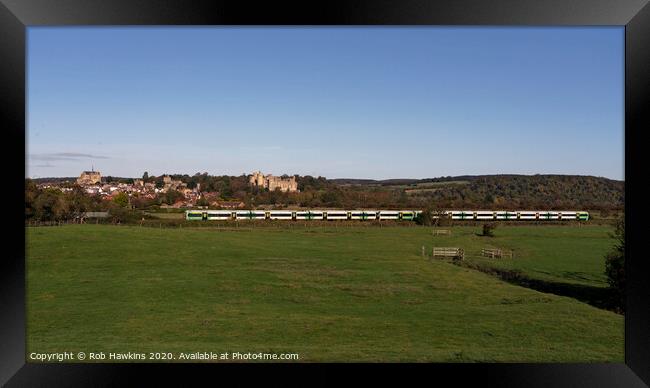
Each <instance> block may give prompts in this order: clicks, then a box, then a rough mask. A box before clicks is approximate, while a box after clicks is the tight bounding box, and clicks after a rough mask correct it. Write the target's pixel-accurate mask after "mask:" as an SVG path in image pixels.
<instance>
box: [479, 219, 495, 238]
mask: <svg viewBox="0 0 650 388" xmlns="http://www.w3.org/2000/svg"><path fill="white" fill-rule="evenodd" d="M496 227H497V224H495V223H494V222H489V223H487V224H483V234H482V236H487V237H494V229H496Z"/></svg>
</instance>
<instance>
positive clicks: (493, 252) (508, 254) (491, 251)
mask: <svg viewBox="0 0 650 388" xmlns="http://www.w3.org/2000/svg"><path fill="white" fill-rule="evenodd" d="M481 256H484V257H490V258H493V259H495V258H497V259H500V258H504V257H505V258H508V259H512V258H513V257H514V255H513V252H512V251H504V250H502V249H496V248H483V249H481Z"/></svg>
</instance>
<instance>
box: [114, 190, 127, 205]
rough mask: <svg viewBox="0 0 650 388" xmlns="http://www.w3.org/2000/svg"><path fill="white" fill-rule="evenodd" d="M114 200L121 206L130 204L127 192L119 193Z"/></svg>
mask: <svg viewBox="0 0 650 388" xmlns="http://www.w3.org/2000/svg"><path fill="white" fill-rule="evenodd" d="M113 202H115V203H116V204H117V205H119V206H120V207H127V206H129V196H128V195H127V194H126V193H119V194H117V195H116V196H115V197H114V198H113Z"/></svg>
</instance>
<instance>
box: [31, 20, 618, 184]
mask: <svg viewBox="0 0 650 388" xmlns="http://www.w3.org/2000/svg"><path fill="white" fill-rule="evenodd" d="M623 50H624V29H623V28H622V27H588V28H577V27H563V28H557V27H553V28H551V27H547V28H532V27H522V28H512V27H509V28H496V27H486V28H480V27H462V28H461V27H454V28H452V27H410V28H398V27H386V28H384V27H369V28H367V27H350V28H340V27H325V28H313V27H287V28H278V27H271V28H248V27H203V28H186V27H172V28H169V27H165V28H151V27H146V28H145V27H124V28H99V27H86V28H82V27H53V28H50V27H30V28H29V29H28V58H27V59H28V80H27V87H28V123H27V126H28V130H27V171H26V176H29V177H51V176H78V175H79V173H80V172H81V171H82V170H87V169H90V168H91V166H93V165H94V168H95V169H96V170H99V171H101V172H102V174H103V175H113V176H126V177H136V176H141V175H142V173H143V172H144V171H148V172H149V174H150V175H159V174H163V173H187V174H194V173H196V172H204V171H206V172H208V173H210V174H215V175H222V174H227V175H239V174H242V173H250V172H252V171H253V170H258V169H259V170H262V171H263V172H265V173H273V174H278V175H279V174H285V173H286V174H300V175H307V174H309V175H316V176H317V175H322V176H325V177H328V178H374V179H386V178H427V177H437V176H447V175H463V174H472V175H473V174H579V175H595V176H604V177H608V178H612V179H623V177H624V169H623V167H624V166H623V159H624V152H623V149H624V82H623V81H624V57H623V52H624V51H623Z"/></svg>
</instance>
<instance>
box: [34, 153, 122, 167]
mask: <svg viewBox="0 0 650 388" xmlns="http://www.w3.org/2000/svg"><path fill="white" fill-rule="evenodd" d="M29 157H30V159H32V160H40V161H44V162H51V161H55V160H73V161H74V160H84V159H110V158H109V157H108V156H102V155H92V154H83V153H79V152H56V153H49V154H32V155H29ZM41 167H52V166H41Z"/></svg>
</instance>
